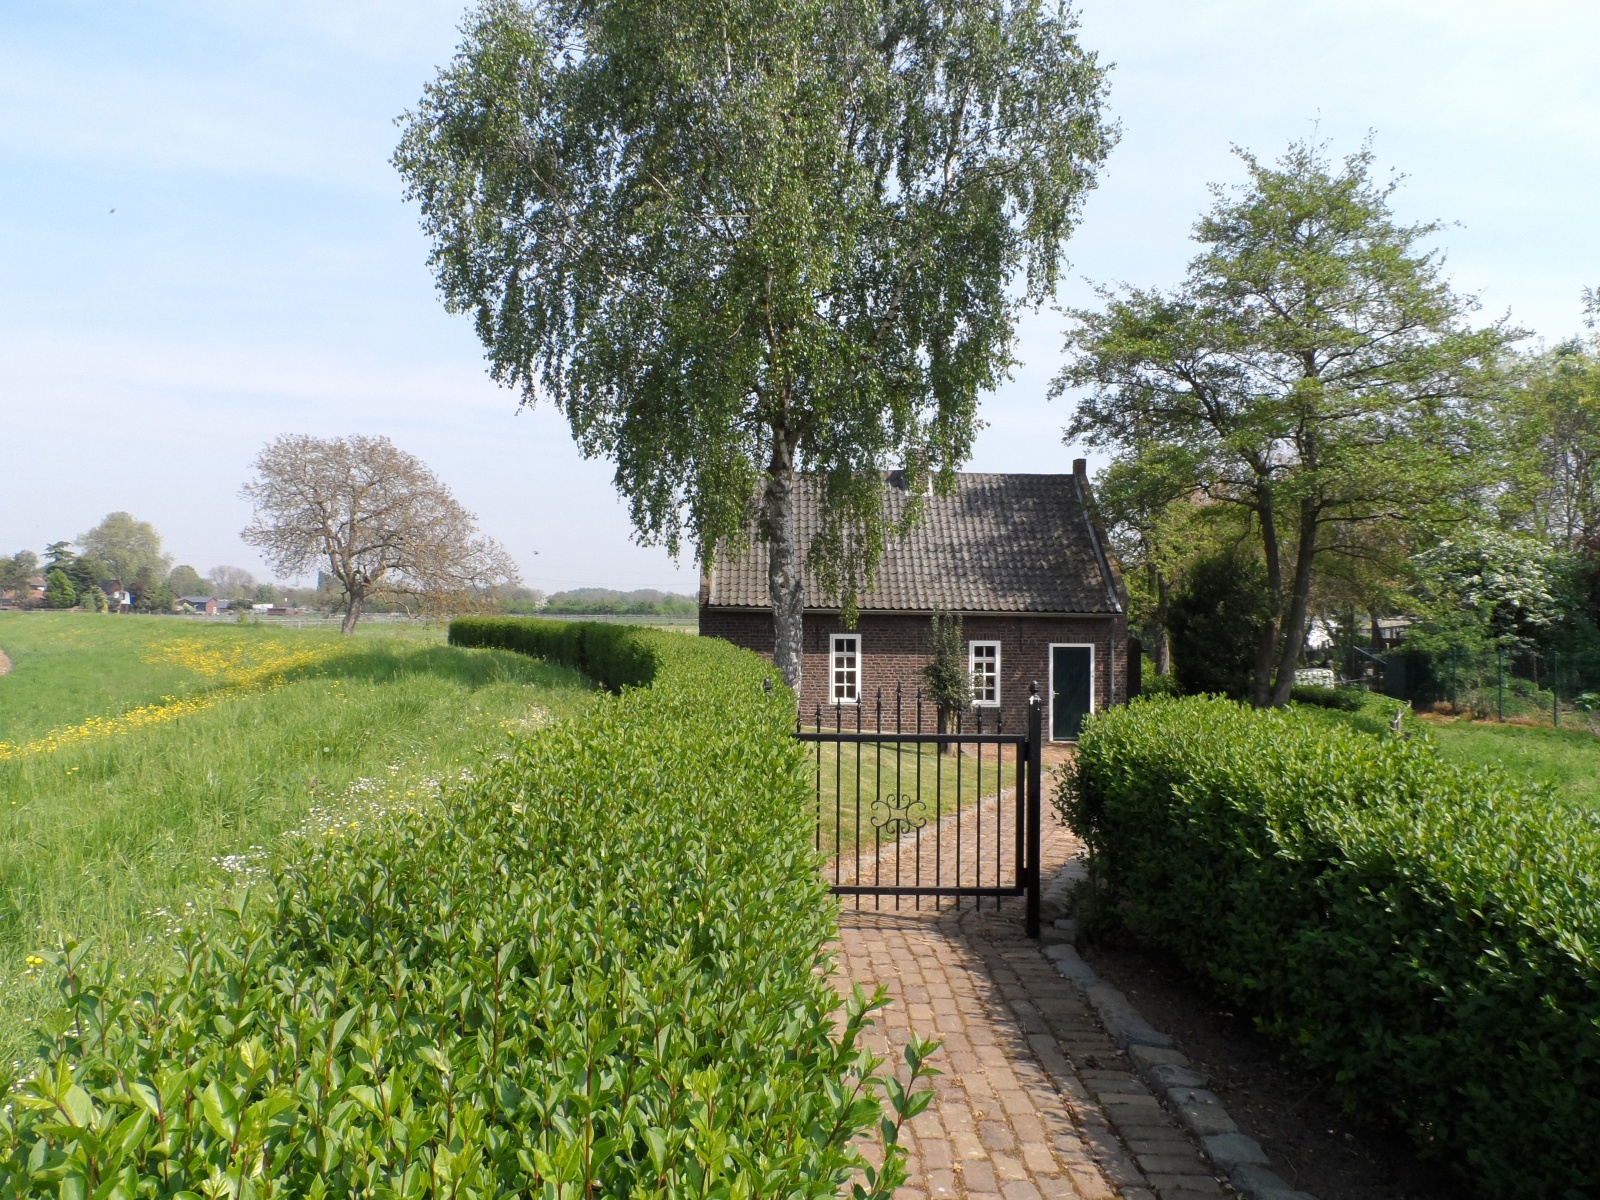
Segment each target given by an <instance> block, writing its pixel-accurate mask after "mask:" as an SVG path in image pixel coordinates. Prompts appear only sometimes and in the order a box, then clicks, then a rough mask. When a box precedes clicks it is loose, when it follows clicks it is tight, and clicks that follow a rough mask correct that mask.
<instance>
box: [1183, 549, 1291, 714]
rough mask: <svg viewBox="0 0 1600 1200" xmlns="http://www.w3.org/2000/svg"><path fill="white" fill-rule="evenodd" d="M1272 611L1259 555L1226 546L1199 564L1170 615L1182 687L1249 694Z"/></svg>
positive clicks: (1194, 691) (1239, 697) (1192, 692)
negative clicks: (1260, 645) (1265, 628)
mask: <svg viewBox="0 0 1600 1200" xmlns="http://www.w3.org/2000/svg"><path fill="white" fill-rule="evenodd" d="M1269 614H1270V605H1269V601H1268V599H1267V580H1266V574H1265V572H1264V571H1263V570H1262V568H1261V564H1260V563H1259V562H1258V561H1257V560H1256V559H1254V558H1251V557H1250V556H1249V555H1246V554H1242V553H1239V552H1236V551H1224V552H1222V553H1218V554H1213V555H1211V556H1210V557H1208V558H1204V559H1201V560H1200V561H1199V562H1197V563H1195V564H1193V565H1192V566H1191V567H1190V568H1189V571H1188V575H1187V577H1186V578H1185V580H1184V584H1183V588H1182V589H1181V590H1180V591H1179V592H1178V594H1177V595H1176V596H1175V597H1173V599H1172V602H1171V606H1170V611H1169V613H1168V617H1167V624H1168V628H1169V629H1170V630H1171V633H1172V673H1173V675H1174V677H1175V678H1176V679H1177V683H1178V687H1179V688H1180V689H1181V690H1182V691H1183V692H1184V693H1186V694H1189V695H1195V694H1198V693H1200V692H1216V693H1219V694H1221V695H1224V696H1231V697H1233V698H1234V699H1236V700H1243V699H1247V698H1248V697H1249V696H1250V693H1251V675H1252V672H1253V671H1254V668H1255V661H1256V644H1257V641H1258V639H1259V638H1260V635H1261V627H1262V625H1263V624H1264V623H1265V621H1266V620H1267V619H1268V616H1269Z"/></svg>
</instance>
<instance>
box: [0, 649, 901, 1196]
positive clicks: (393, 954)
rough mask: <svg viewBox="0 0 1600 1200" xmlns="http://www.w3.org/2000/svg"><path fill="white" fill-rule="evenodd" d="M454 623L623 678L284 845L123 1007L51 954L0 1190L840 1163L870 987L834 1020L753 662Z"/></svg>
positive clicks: (845, 1170)
mask: <svg viewBox="0 0 1600 1200" xmlns="http://www.w3.org/2000/svg"><path fill="white" fill-rule="evenodd" d="M452 641H455V642H456V643H457V644H458V645H459V644H471V645H489V644H494V645H502V646H512V647H515V648H519V649H527V650H530V651H534V652H541V651H543V652H548V653H550V654H551V655H552V656H553V657H557V658H559V659H560V660H561V661H565V662H570V663H574V664H576V665H581V666H586V667H588V668H589V669H590V670H591V671H593V672H595V674H596V675H598V676H599V678H600V679H601V681H602V682H604V683H606V684H608V685H610V686H612V687H618V688H624V689H625V690H623V691H622V694H621V695H620V696H618V697H615V698H610V699H606V700H604V701H602V702H601V703H600V704H599V705H598V706H597V707H596V709H595V710H593V711H591V712H590V713H588V714H586V715H585V716H584V717H583V718H582V719H581V720H580V721H575V722H569V723H560V724H557V725H555V726H552V727H550V728H548V729H546V730H544V731H542V732H540V733H538V734H535V735H533V736H531V737H529V738H526V739H525V740H522V741H520V742H516V743H514V744H513V745H512V746H511V748H510V749H509V751H508V753H507V754H506V755H504V756H502V757H501V758H500V759H499V760H497V761H494V762H492V763H488V764H485V766H484V768H483V769H482V770H481V772H480V774H479V777H478V778H477V779H476V780H474V781H471V782H468V783H465V784H462V785H460V786H456V787H453V788H450V789H448V790H447V792H446V795H445V797H444V800H443V803H442V804H441V805H440V806H438V807H437V808H436V809H433V810H430V811H425V812H420V813H405V814H396V815H393V816H392V817H391V818H389V819H386V820H383V821H380V822H377V823H376V824H374V825H373V826H372V827H367V828H361V829H353V830H351V831H350V833H349V835H348V836H346V837H334V838H330V839H327V840H325V841H323V842H320V843H317V844H311V845H306V846H305V847H303V849H302V850H301V851H299V852H298V853H296V854H294V855H292V856H291V857H290V859H289V861H287V862H286V863H285V864H284V865H283V866H281V868H279V869H278V870H277V871H276V872H275V876H274V885H273V888H272V889H271V891H272V896H271V899H270V900H268V901H266V902H260V901H250V902H249V903H246V904H241V905H239V906H238V907H237V908H236V909H234V910H230V911H231V919H230V922H229V926H228V928H226V929H224V930H222V931H221V932H215V931H213V932H212V933H210V934H206V933H195V934H191V935H189V936H188V938H187V940H186V941H185V943H184V945H183V948H182V950H183V966H182V968H181V970H179V971H177V972H176V973H175V974H173V975H172V976H171V977H170V978H167V979H164V980H162V981H160V982H159V983H158V984H157V985H156V986H154V987H152V988H150V989H149V990H148V991H146V992H144V993H143V994H138V993H136V992H135V991H134V990H133V987H132V985H128V984H126V983H122V982H119V981H116V980H108V979H103V978H101V979H95V978H89V977H86V974H85V971H86V968H85V963H86V959H85V957H84V951H83V948H82V947H74V946H68V947H65V948H63V949H62V950H61V951H60V952H59V953H57V954H54V955H53V956H52V958H53V959H54V960H55V962H56V963H57V965H58V966H59V967H60V968H61V969H62V973H63V988H64V991H65V992H66V995H67V998H68V1006H69V1007H68V1013H67V1015H66V1016H65V1017H64V1018H63V1020H62V1022H61V1025H60V1028H59V1029H58V1030H57V1034H56V1038H55V1042H54V1044H53V1045H52V1046H51V1047H50V1052H49V1061H48V1064H47V1065H46V1066H45V1067H44V1068H43V1069H41V1070H39V1071H38V1072H37V1073H36V1074H35V1075H34V1076H33V1077H32V1078H31V1079H29V1080H27V1081H26V1082H25V1083H23V1084H22V1085H21V1086H20V1087H19V1088H17V1089H16V1090H15V1091H14V1092H13V1094H12V1097H11V1099H10V1103H9V1104H8V1105H7V1106H6V1107H5V1109H4V1113H3V1119H0V1196H7V1197H9V1196H24V1195H43V1194H45V1193H46V1192H48V1193H50V1194H51V1195H56V1194H59V1195H60V1196H63V1197H73V1198H82V1200H111V1198H116V1200H132V1198H133V1197H135V1196H147V1195H148V1196H155V1195H161V1196H170V1195H181V1196H198V1195H201V1194H207V1195H223V1194H227V1195H231V1196H233V1197H234V1198H235V1200H255V1198H257V1197H261V1198H265V1197H268V1196H271V1195H284V1196H307V1197H313V1198H322V1197H356V1196H361V1197H398V1198H411V1197H423V1196H446V1195H447V1196H449V1197H451V1198H452V1200H471V1198H480V1197H481V1198H483V1200H488V1198H490V1197H500V1196H507V1195H526V1196H541V1197H547V1198H549V1200H564V1198H567V1197H571V1198H574V1200H576V1198H578V1197H588V1196H594V1195H605V1196H617V1197H622V1196H641V1197H642V1196H662V1197H666V1196H687V1195H693V1196H695V1197H716V1198H728V1200H732V1198H735V1197H755V1196H783V1197H818V1198H819V1200H820V1198H822V1197H830V1198H831V1197H833V1196H835V1195H836V1194H837V1193H838V1190H839V1188H840V1187H841V1184H842V1183H843V1182H844V1181H845V1180H846V1179H847V1178H848V1177H849V1176H850V1174H851V1172H852V1171H855V1170H858V1169H860V1168H861V1167H862V1165H863V1164H862V1160H861V1159H860V1157H859V1155H858V1153H857V1151H856V1150H855V1149H853V1148H852V1145H851V1142H852V1139H853V1138H855V1137H856V1136H857V1135H858V1134H860V1133H862V1132H863V1131H866V1130H870V1129H871V1128H872V1127H873V1125H874V1123H875V1122H877V1121H878V1120H879V1119H880V1116H881V1110H880V1106H879V1101H878V1099H877V1088H878V1086H879V1084H880V1083H881V1081H879V1080H876V1079H874V1078H872V1072H873V1071H875V1070H876V1060H874V1059H872V1057H871V1056H870V1055H868V1054H866V1053H865V1052H864V1051H863V1050H862V1049H861V1047H860V1045H859V1041H858V1038H859V1034H860V1031H861V1028H862V1025H863V1023H864V1021H865V1020H866V1013H867V1012H869V1011H870V1010H871V1009H872V1008H873V1007H874V1006H875V1004H876V1003H879V1002H881V1001H862V1000H860V999H859V998H858V999H857V1001H856V1002H855V1003H853V1004H852V1005H851V1006H850V1011H849V1014H848V1016H847V1019H846V1020H845V1022H844V1023H843V1027H842V1029H839V1028H836V1026H835V1022H834V1013H835V1010H836V1009H837V1007H838V1001H837V997H836V996H835V994H834V992H833V990H832V988H831V987H830V986H829V984H828V982H827V980H826V978H825V975H824V974H823V973H822V972H820V971H819V970H818V967H819V966H820V965H821V964H822V963H823V961H824V952H823V946H824V943H825V942H826V941H827V940H828V938H829V937H830V936H831V933H832V929H833V911H834V910H833V906H832V904H831V901H830V899H829V897H828V895H827V893H826V890H825V888H824V886H823V884H822V883H821V881H820V877H819V873H818V871H817V864H816V861H815V858H814V855H813V853H812V850H811V847H810V837H811V833H812V830H811V827H810V825H809V823H808V820H807V812H808V810H807V808H806V803H805V802H806V796H807V781H806V777H805V774H804V764H803V762H802V759H801V757H800V755H799V752H798V750H797V749H796V746H795V744H794V742H793V740H792V739H791V738H790V737H789V729H790V723H791V722H792V720H793V717H792V712H793V709H792V701H790V700H789V698H788V697H787V695H786V694H785V693H784V692H783V690H782V689H778V692H777V694H776V695H772V696H768V695H767V694H766V693H765V692H764V690H763V686H762V684H763V680H764V678H765V677H766V676H767V675H768V674H769V673H770V668H769V667H767V666H766V664H764V663H763V662H762V661H761V660H760V659H759V658H757V657H756V656H755V655H752V654H748V653H746V652H744V651H739V650H735V649H734V648H733V647H731V646H729V645H727V644H726V643H720V642H711V641H702V640H700V639H696V638H691V637H686V636H683V635H679V634H667V633H659V632H656V631H650V630H638V629H624V628H617V627H613V626H593V625H590V626H574V625H568V624H557V623H541V622H534V621H499V622H482V621H471V622H459V623H458V624H457V626H456V627H455V628H454V629H453V630H452ZM643 682H649V683H650V685H651V686H649V687H628V686H627V685H630V684H638V683H643ZM919 1053H921V1049H920V1048H914V1053H913V1055H912V1056H911V1057H912V1059H913V1061H912V1067H913V1074H914V1075H915V1074H916V1073H917V1071H918V1070H919V1060H917V1057H916V1056H917V1054H919ZM891 1094H892V1095H893V1096H894V1097H895V1099H896V1102H897V1107H898V1108H899V1110H900V1115H899V1118H898V1119H899V1120H903V1119H904V1118H906V1117H908V1116H910V1115H914V1113H915V1111H917V1110H919V1109H920V1107H921V1103H925V1102H926V1101H925V1100H923V1101H922V1102H921V1103H918V1102H915V1101H906V1100H905V1099H904V1097H903V1095H901V1094H900V1093H899V1092H898V1091H896V1090H895V1089H893V1088H891ZM923 1094H924V1095H926V1093H923ZM889 1125H890V1126H891V1130H890V1133H889V1137H890V1140H891V1141H892V1140H893V1132H892V1129H893V1127H895V1126H896V1125H897V1121H896V1120H891V1121H890V1122H889ZM889 1157H890V1161H891V1163H897V1162H898V1157H897V1155H896V1154H895V1153H891V1154H890V1156H889ZM866 1178H867V1182H868V1185H869V1186H870V1185H873V1184H874V1183H875V1184H876V1185H877V1192H876V1193H875V1194H886V1190H887V1189H889V1188H892V1187H893V1186H894V1184H895V1182H896V1179H895V1174H894V1170H893V1169H891V1170H889V1171H886V1172H883V1173H882V1174H881V1175H874V1174H873V1173H872V1172H870V1171H869V1172H867V1174H866ZM858 1187H859V1185H858Z"/></svg>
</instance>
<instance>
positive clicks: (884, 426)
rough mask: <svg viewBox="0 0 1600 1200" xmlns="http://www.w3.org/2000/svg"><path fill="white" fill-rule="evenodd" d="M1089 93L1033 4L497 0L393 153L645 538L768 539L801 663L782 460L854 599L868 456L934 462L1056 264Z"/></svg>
mask: <svg viewBox="0 0 1600 1200" xmlns="http://www.w3.org/2000/svg"><path fill="white" fill-rule="evenodd" d="M1104 95H1105V74H1104V69H1103V68H1102V67H1101V66H1099V65H1098V64H1097V63H1096V61H1095V58H1094V55H1093V54H1091V53H1089V52H1087V51H1086V50H1084V49H1083V48H1082V47H1081V46H1080V45H1079V43H1078V41H1077V37H1076V34H1075V22H1074V20H1073V17H1072V15H1071V13H1070V12H1069V11H1068V10H1067V9H1066V8H1065V7H1062V6H1057V5H1053V4H1050V3H1046V2H1045V0H998V2H994V0H730V2H729V3H724V4H717V5H701V4H680V3H673V2H670V0H594V2H589V3H581V4H580V3H576V2H567V0H532V2H527V3H522V2H516V0H490V2H488V3H485V4H483V5H482V6H481V7H480V8H479V9H477V11H476V13H475V15H474V16H472V17H471V18H470V20H469V23H468V26H467V29H466V37H465V41H464V42H463V44H462V46H461V48H460V52H459V53H458V55H457V56H456V58H455V60H454V61H453V62H452V63H451V64H450V65H449V66H447V67H446V68H444V69H443V70H442V71H441V72H440V74H439V76H438V78H437V79H436V80H435V82H434V83H433V84H432V85H430V86H429V87H428V89H427V91H426V93H425V95H424V96H423V98H422V102H421V104H420V105H419V106H418V108H417V109H416V111H415V112H412V113H410V114H408V115H407V116H406V117H405V118H404V122H403V123H404V127H405V133H404V138H403V140H402V142H401V145H400V148H399V150H398V152H397V155H396V163H397V165H398V166H399V169H400V171H401V172H402V174H403V175H404V177H405V178H406V180H407V183H408V185H409V190H410V195H411V196H412V197H413V198H414V199H415V200H416V201H417V202H418V203H419V205H420V207H421V212H422V220H423V225H424V228H425V229H426V231H427V233H428V234H429V236H430V237H431V239H432V241H433V256H432V263H433V266H434V269H435V271H436V273H437V277H438V282H439V287H440V289H441V291H442V292H443V294H444V298H445V301H446V304H447V305H448V306H449V307H450V308H451V309H453V310H457V311H462V312H468V313H471V314H472V316H473V318H474V320H475V322H476V326H477V332H478V335H479V337H480V339H481V340H482V342H483V345H484V347H485V350H486V352H487V355H488V359H489V364H490V369H491V371H492V373H493V375H494V377H495V378H496V379H498V380H499V381H500V382H502V383H503V384H505V385H507V386H510V387H514V388H517V389H520V391H521V392H522V397H523V403H526V404H533V403H535V402H537V401H538V400H539V399H541V398H547V399H548V400H549V401H550V402H553V403H554V404H555V405H556V406H558V407H559V408H560V410H561V411H562V412H563V413H564V414H565V416H566V417H567V419H568V421H569V422H570V424H571V428H572V433H573V436H574V438H575V439H576V440H577V444H578V446H579V447H580V449H581V450H582V452H583V453H584V454H586V455H589V456H601V457H606V458H609V459H610V460H611V461H612V462H614V463H615V465H616V474H615V482H616V486H617V488H618V489H619V490H620V491H621V493H622V494H623V495H624V496H625V497H626V499H627V501H628V503H629V506H630V510H631V515H632V520H633V524H634V528H635V530H636V532H637V536H638V537H639V539H640V540H641V541H643V542H645V543H654V544H663V545H665V546H666V547H667V548H668V549H669V550H671V551H672V552H673V553H674V554H676V553H678V552H679V549H680V544H681V542H682V541H683V539H685V538H688V539H689V540H690V541H691V542H692V543H693V545H694V547H695V548H696V550H697V552H698V554H699V557H700V559H701V562H702V564H703V565H709V564H710V562H711V560H712V558H713V557H714V555H715V553H716V547H717V545H718V543H719V541H722V540H723V539H728V540H729V541H731V542H735V543H737V542H739V541H740V540H741V539H742V538H743V537H744V536H745V534H744V531H745V530H747V529H751V528H752V527H753V529H754V536H756V537H758V538H760V539H762V540H764V541H765V542H766V544H767V547H768V561H769V572H768V583H769V591H770V596H771V601H772V608H773V623H774V632H775V635H776V638H775V654H774V658H775V663H776V665H777V667H778V668H779V670H780V672H781V674H782V675H783V677H784V679H785V680H786V681H787V682H788V683H789V684H790V686H792V687H798V685H799V682H800V673H801V620H802V613H803V609H804V605H805V597H804V594H803V588H802V575H801V568H802V565H803V564H802V559H801V551H800V547H799V545H798V538H797V533H796V527H795V506H796V491H797V486H798V485H799V482H800V480H801V477H802V476H810V477H811V478H812V479H813V480H814V481H815V486H816V487H818V489H819V490H820V493H821V497H822V501H821V502H822V509H823V515H824V521H823V529H822V532H821V534H820V536H818V537H817V538H815V539H814V540H813V542H812V543H811V546H810V548H809V554H810V565H811V566H812V568H813V569H814V570H815V571H816V572H817V575H818V578H819V579H820V580H821V581H822V586H823V587H825V588H826V589H828V590H829V591H830V592H832V593H833V594H834V595H836V596H838V597H839V598H840V600H841V603H842V605H843V607H844V608H845V611H846V613H847V615H849V614H853V606H854V599H855V596H856V594H857V591H858V589H859V587H860V586H861V585H862V583H863V582H864V581H865V580H866V579H867V578H868V577H870V574H871V571H872V568H873V566H874V564H875V563H876V561H877V557H878V555H879V553H880V551H881V548H882V545H883V541H884V538H885V536H886V534H887V533H889V532H891V531H888V530H886V529H885V527H884V523H883V518H882V515H881V513H882V505H881V499H882V496H881V491H882V488H883V478H882V472H883V470H884V469H885V468H890V467H900V468H902V469H904V470H906V471H907V473H908V475H909V483H910V490H911V491H912V493H913V494H917V493H919V492H920V491H921V489H922V485H923V483H924V482H925V481H926V480H927V479H928V478H929V475H930V474H931V475H932V476H934V477H935V479H936V481H937V486H938V487H939V488H941V489H944V490H948V489H949V488H950V487H952V486H953V483H954V475H953V472H954V471H955V469H956V468H957V467H958V466H959V465H960V464H961V463H962V462H963V461H964V460H965V459H966V457H967V455H968V453H969V450H970V448H971V445H972V438H973V434H974V430H975V428H976V425H977V401H978V397H979V395H980V394H981V393H982V392H983V391H985V390H986V389H988V388H991V387H993V386H994V385H995V384H996V383H997V382H998V381H999V380H1000V379H1001V378H1002V377H1003V376H1004V374H1005V372H1006V371H1007V370H1008V368H1009V365H1010V363H1011V361H1012V359H1011V344H1012V330H1013V325H1014V320H1015V316H1016V313H1017V310H1018V308H1019V306H1022V305H1031V304H1037V303H1038V302H1040V301H1041V300H1043V299H1044V298H1046V297H1048V296H1050V295H1051V294H1052V292H1053V290H1054V286H1055V282H1056V278H1057V274H1058V271H1059V269H1060V267H1061V264H1062V252H1063V246H1064V243H1065V240H1066V238H1067V236H1068V234H1069V233H1070V232H1071V230H1072V228H1073V226H1074V224H1075V222H1076V220H1077V218H1078V213H1079V206H1080V204H1081V202H1082V199H1083V197H1084V195H1085V193H1086V191H1087V190H1088V189H1089V187H1090V186H1091V184H1092V182H1093V180H1094V174H1095V170H1096V169H1097V167H1098V165H1099V163H1100V162H1101V160H1102V159H1103V158H1104V156H1105V154H1106V152H1107V150H1108V148H1109V146H1110V143H1111V138H1112V131H1111V128H1110V126H1109V123H1108V122H1107V120H1106V118H1105V116H1104V114H1103V112H1102V105H1103V101H1104ZM912 517H913V519H914V517H915V511H914V510H913V513H912Z"/></svg>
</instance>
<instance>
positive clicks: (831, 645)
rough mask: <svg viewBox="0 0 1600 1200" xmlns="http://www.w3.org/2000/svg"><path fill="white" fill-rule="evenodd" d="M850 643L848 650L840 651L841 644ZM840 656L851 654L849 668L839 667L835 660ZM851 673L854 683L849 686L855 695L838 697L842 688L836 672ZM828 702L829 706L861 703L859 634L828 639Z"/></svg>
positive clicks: (838, 634) (846, 634)
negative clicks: (851, 658) (851, 660)
mask: <svg viewBox="0 0 1600 1200" xmlns="http://www.w3.org/2000/svg"><path fill="white" fill-rule="evenodd" d="M845 642H849V643H851V648H850V649H849V650H841V649H840V645H841V644H842V643H845ZM840 654H853V655H854V656H855V661H854V662H853V663H852V664H851V665H850V666H849V667H840V666H838V665H837V660H838V657H839V655H840ZM840 671H851V672H853V673H854V676H855V678H854V681H853V683H852V684H851V686H852V687H853V688H854V689H855V695H853V696H843V695H840V692H839V689H840V688H841V687H842V686H844V685H842V684H841V683H840V681H839V676H838V672H840ZM828 702H829V703H830V704H859V703H861V635H860V634H859V633H835V634H831V635H829V637H828Z"/></svg>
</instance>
